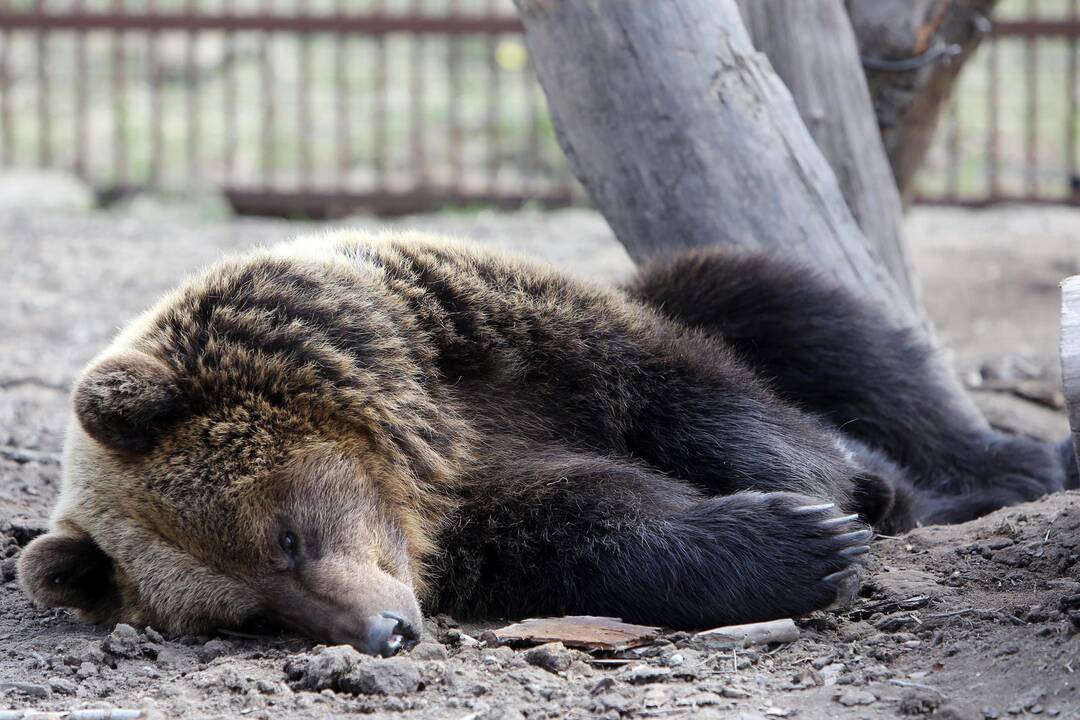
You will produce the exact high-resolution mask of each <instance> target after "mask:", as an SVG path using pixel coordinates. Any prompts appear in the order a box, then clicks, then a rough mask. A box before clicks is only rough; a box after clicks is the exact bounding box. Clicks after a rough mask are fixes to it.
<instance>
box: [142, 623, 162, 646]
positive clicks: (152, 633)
mask: <svg viewBox="0 0 1080 720" xmlns="http://www.w3.org/2000/svg"><path fill="white" fill-rule="evenodd" d="M143 634H145V635H146V639H147V641H148V642H152V643H156V644H158V645H161V644H162V643H164V642H165V638H163V637H161V633H159V632H158V631H157V630H155V629H154V628H152V627H148V628H146V629H145V630H143Z"/></svg>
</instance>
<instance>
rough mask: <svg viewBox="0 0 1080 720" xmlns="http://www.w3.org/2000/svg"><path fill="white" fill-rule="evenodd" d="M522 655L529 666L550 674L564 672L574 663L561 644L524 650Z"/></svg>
mask: <svg viewBox="0 0 1080 720" xmlns="http://www.w3.org/2000/svg"><path fill="white" fill-rule="evenodd" d="M522 655H523V656H524V658H525V661H526V662H527V663H529V664H530V665H535V666H536V667H538V668H541V669H543V670H547V671H548V672H550V673H559V672H565V671H567V670H569V669H570V666H571V665H572V664H573V663H574V654H573V653H572V652H571V651H570V650H568V649H567V648H566V647H565V646H564V645H563V644H562V643H547V644H545V645H539V646H537V647H534V648H530V649H528V650H526V651H525V652H524V653H522Z"/></svg>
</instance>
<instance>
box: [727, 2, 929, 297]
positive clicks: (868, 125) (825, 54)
mask: <svg viewBox="0 0 1080 720" xmlns="http://www.w3.org/2000/svg"><path fill="white" fill-rule="evenodd" d="M738 2H739V7H740V8H741V10H742V16H743V19H744V20H745V22H746V28H747V30H749V31H750V37H751V39H752V40H753V42H754V46H755V47H756V48H757V49H758V50H760V51H761V52H763V53H765V54H766V55H768V56H769V60H770V62H771V63H772V66H773V69H774V70H775V71H776V73H777V75H779V76H780V79H781V80H783V81H784V84H785V85H787V87H788V89H789V90H790V91H791V94H792V96H793V97H794V98H795V104H796V105H797V106H798V108H799V113H800V114H801V115H802V119H803V122H804V123H805V124H806V127H807V129H809V130H810V134H811V135H812V136H813V138H814V141H815V142H816V143H817V146H818V148H820V149H821V151H822V153H824V155H825V158H826V159H827V160H828V161H829V165H830V166H831V167H832V170H833V172H834V173H835V174H836V179H837V180H838V181H839V182H840V189H841V191H842V192H843V194H844V199H845V200H846V201H847V205H848V207H849V208H850V209H851V212H852V214H853V215H854V216H855V219H856V221H858V223H859V227H860V228H862V231H863V234H864V235H865V236H866V239H867V240H868V241H869V242H870V243H871V244H872V245H873V247H874V249H875V250H876V251H877V254H878V256H879V257H880V258H881V260H882V262H883V263H884V264H885V267H886V268H887V269H888V270H889V272H890V273H891V274H892V276H893V278H894V279H895V280H896V281H897V284H898V285H899V286H900V287H901V289H903V290H904V291H905V292H906V293H907V294H908V295H909V297H911V298H912V299H914V297H915V294H916V293H915V290H914V283H913V280H912V275H911V270H910V265H909V262H908V259H907V255H906V252H905V249H904V242H903V222H904V208H903V204H902V203H901V201H900V194H899V192H898V191H897V188H896V181H895V179H894V178H893V172H892V168H891V167H890V166H889V158H888V156H887V155H886V154H885V146H884V145H883V144H882V140H881V133H880V131H879V130H878V124H877V122H876V121H875V118H874V108H873V105H872V104H871V102H870V92H869V90H868V89H867V85H866V76H865V75H864V74H863V69H862V63H861V61H860V58H859V49H858V46H857V44H856V40H855V33H854V32H853V30H852V27H851V22H850V21H849V20H848V16H847V13H846V12H845V11H844V6H843V3H842V0H809V1H807V0H801V1H800V2H790V0H738Z"/></svg>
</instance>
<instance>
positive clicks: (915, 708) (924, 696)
mask: <svg viewBox="0 0 1080 720" xmlns="http://www.w3.org/2000/svg"><path fill="white" fill-rule="evenodd" d="M942 701H943V698H942V697H941V695H940V694H938V693H936V692H932V691H930V690H924V689H922V688H911V689H908V690H905V691H904V692H903V693H902V694H901V696H900V714H901V715H929V714H930V713H932V712H934V711H935V710H936V709H937V708H938V706H939V705H941V703H942Z"/></svg>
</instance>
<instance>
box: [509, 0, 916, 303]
mask: <svg viewBox="0 0 1080 720" xmlns="http://www.w3.org/2000/svg"><path fill="white" fill-rule="evenodd" d="M516 3H517V6H518V8H519V10H520V11H521V14H522V18H523V21H524V24H525V30H526V41H527V43H528V45H529V51H530V56H531V57H532V59H533V63H534V64H535V66H536V70H537V73H538V76H539V78H540V82H541V84H542V85H543V87H544V89H545V91H546V93H547V98H548V106H549V108H550V110H551V114H552V119H553V122H554V124H555V130H556V133H557V134H558V138H559V142H560V144H561V145H562V148H563V151H564V152H565V154H566V156H567V158H568V159H569V161H570V165H571V167H572V168H573V170H574V172H575V174H576V175H577V177H578V179H579V180H581V181H582V183H583V184H584V185H585V187H586V189H587V190H588V191H589V194H590V196H591V197H592V199H593V201H594V202H595V203H596V205H597V206H598V207H599V209H600V210H601V212H603V213H604V216H605V217H606V218H607V220H608V222H609V223H610V224H611V226H612V229H613V230H614V231H615V235H616V236H617V237H618V238H619V240H620V241H621V242H622V243H623V245H625V246H626V248H627V250H628V252H629V253H630V255H631V257H633V258H634V259H635V260H636V261H639V262H640V261H642V260H645V259H647V258H649V257H651V256H653V255H657V254H660V253H664V252H670V251H671V250H674V249H677V248H678V247H693V246H700V245H711V244H714V243H728V244H735V245H743V246H750V247H760V248H770V249H773V250H780V251H782V252H783V253H784V254H787V255H803V256H805V257H808V259H810V260H812V261H815V262H816V263H817V264H818V265H820V266H821V267H823V268H827V269H828V270H829V271H830V272H831V273H833V274H834V275H836V276H837V277H838V278H840V280H841V281H842V282H843V283H844V284H846V285H848V286H851V287H855V288H858V290H859V292H860V293H861V294H863V295H867V296H871V297H874V298H876V299H878V300H880V301H881V302H882V303H883V304H884V305H887V306H888V307H891V308H893V309H894V310H893V311H894V312H895V313H896V314H898V315H900V316H902V317H905V318H907V319H908V321H909V322H912V321H914V320H915V318H916V312H915V308H914V305H913V303H912V302H911V299H910V296H909V294H908V293H907V292H906V291H905V290H904V289H903V288H902V287H901V286H900V285H899V284H898V283H897V282H896V280H894V278H893V277H892V275H890V274H889V272H888V271H887V270H886V267H885V264H884V263H883V262H882V259H881V257H880V256H879V255H878V253H877V252H876V251H875V249H874V247H873V246H872V245H870V244H868V243H867V242H866V240H865V238H864V236H863V234H862V232H861V231H860V229H859V226H858V224H857V223H856V222H855V219H854V218H853V217H852V215H851V212H850V210H849V209H848V206H847V203H846V202H845V200H844V196H843V194H842V193H841V192H840V188H839V186H838V185H837V182H836V177H835V176H834V175H833V173H832V171H831V170H830V168H829V165H828V163H827V162H826V161H825V158H824V157H822V155H821V152H820V151H819V150H818V148H817V146H816V145H815V144H814V140H813V138H812V137H811V136H810V134H809V133H808V132H807V130H806V126H805V125H803V123H802V121H801V120H800V119H799V112H798V109H797V108H796V106H795V103H794V101H793V100H792V98H791V94H790V93H789V92H788V90H787V88H785V87H784V84H783V83H782V82H781V81H780V79H779V78H777V76H776V74H775V73H774V72H773V71H772V68H771V67H770V66H769V62H768V60H767V59H766V58H765V57H764V56H762V55H760V54H759V53H757V52H756V51H755V50H754V47H753V45H752V44H751V42H750V38H749V36H748V35H747V33H746V30H745V28H744V27H743V24H742V20H741V19H740V17H739V11H738V9H737V7H736V6H735V2H734V0H719V1H718V2H714V1H712V0H677V1H672V0H665V2H622V1H621V0H516Z"/></svg>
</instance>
